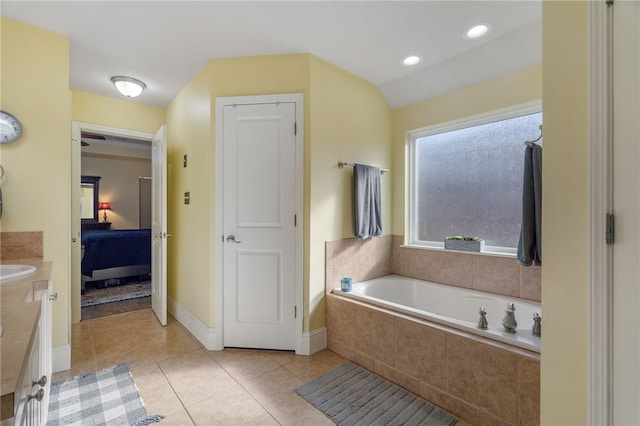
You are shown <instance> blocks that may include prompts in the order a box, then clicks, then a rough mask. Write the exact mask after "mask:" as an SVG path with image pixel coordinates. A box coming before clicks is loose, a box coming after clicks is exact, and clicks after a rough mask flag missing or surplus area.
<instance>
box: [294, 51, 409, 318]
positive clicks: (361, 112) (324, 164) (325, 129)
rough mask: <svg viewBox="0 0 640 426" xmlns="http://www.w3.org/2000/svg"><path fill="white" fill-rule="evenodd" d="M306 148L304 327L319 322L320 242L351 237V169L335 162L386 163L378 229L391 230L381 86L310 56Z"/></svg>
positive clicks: (386, 111) (387, 121) (387, 118)
mask: <svg viewBox="0 0 640 426" xmlns="http://www.w3.org/2000/svg"><path fill="white" fill-rule="evenodd" d="M310 58H311V63H310V65H311V66H310V76H311V80H310V82H311V91H310V92H311V93H310V100H309V108H310V114H311V123H310V129H309V130H310V140H311V146H310V150H309V153H308V154H309V156H310V164H309V168H308V170H309V177H308V179H309V181H310V185H311V187H310V192H309V193H308V194H309V195H310V214H309V216H306V217H307V220H308V221H309V223H310V233H309V250H310V253H309V268H308V269H306V270H307V271H309V272H308V276H309V285H308V293H306V294H308V295H309V296H308V298H306V299H305V303H308V304H309V306H305V312H309V314H310V315H307V316H305V330H315V329H317V328H320V327H323V326H324V324H325V322H324V291H325V276H324V275H325V274H324V273H325V252H324V250H325V241H334V240H338V239H342V238H353V236H354V234H353V207H352V206H353V202H352V188H353V180H352V179H353V169H352V168H351V167H347V168H345V169H342V170H341V169H339V168H338V161H340V160H342V161H347V162H357V163H364V164H371V165H375V166H378V167H382V168H387V169H388V168H390V169H391V173H388V174H384V175H383V176H382V179H381V185H382V219H383V224H382V229H383V233H384V234H385V235H389V234H391V192H390V190H391V180H392V178H393V176H394V175H395V173H396V171H395V170H394V169H393V167H392V166H391V108H389V106H388V104H387V102H386V100H385V99H384V97H383V96H382V94H381V93H380V91H379V90H378V89H377V88H376V87H375V86H374V85H373V84H371V83H368V82H366V81H364V80H362V79H360V78H358V77H355V76H354V75H352V74H349V73H347V72H345V71H343V70H341V69H340V68H337V67H336V66H334V65H332V64H330V63H328V62H325V61H323V60H321V59H318V58H316V57H314V56H311V57H310Z"/></svg>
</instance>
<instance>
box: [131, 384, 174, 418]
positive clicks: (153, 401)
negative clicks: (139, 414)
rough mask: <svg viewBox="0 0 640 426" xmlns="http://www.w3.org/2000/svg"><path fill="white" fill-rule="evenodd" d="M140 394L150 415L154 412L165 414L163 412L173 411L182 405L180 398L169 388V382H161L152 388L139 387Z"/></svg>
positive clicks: (154, 413)
mask: <svg viewBox="0 0 640 426" xmlns="http://www.w3.org/2000/svg"><path fill="white" fill-rule="evenodd" d="M138 390H139V391H140V396H141V397H142V401H143V402H144V406H145V408H146V409H147V413H149V415H150V416H153V415H156V414H162V415H165V416H166V414H165V413H173V412H178V411H180V410H183V409H184V407H183V405H182V404H181V403H180V400H179V399H178V397H177V396H176V394H175V393H174V392H173V389H171V386H169V384H162V385H159V386H155V387H152V388H144V389H140V388H138Z"/></svg>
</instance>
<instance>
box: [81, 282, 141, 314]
mask: <svg viewBox="0 0 640 426" xmlns="http://www.w3.org/2000/svg"><path fill="white" fill-rule="evenodd" d="M147 296H151V281H145V282H140V283H133V284H123V285H119V286H115V287H106V288H89V287H87V289H86V290H85V294H83V295H82V302H81V304H80V306H81V307H82V308H86V307H89V306H96V305H102V304H105V303H113V302H121V301H123V300H131V299H138V298H140V297H147Z"/></svg>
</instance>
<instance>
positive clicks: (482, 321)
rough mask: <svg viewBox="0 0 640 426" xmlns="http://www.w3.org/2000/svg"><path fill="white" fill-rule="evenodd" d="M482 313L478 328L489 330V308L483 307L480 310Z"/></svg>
mask: <svg viewBox="0 0 640 426" xmlns="http://www.w3.org/2000/svg"><path fill="white" fill-rule="evenodd" d="M478 313H479V314H480V320H479V321H478V328H479V329H480V330H487V329H488V328H489V323H488V322H487V310H486V309H485V308H484V307H482V308H480V310H479V311H478Z"/></svg>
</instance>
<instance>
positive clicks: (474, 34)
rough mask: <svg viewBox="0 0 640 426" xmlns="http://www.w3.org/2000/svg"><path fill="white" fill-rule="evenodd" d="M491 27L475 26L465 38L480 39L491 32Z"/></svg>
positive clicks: (484, 25)
mask: <svg viewBox="0 0 640 426" xmlns="http://www.w3.org/2000/svg"><path fill="white" fill-rule="evenodd" d="M490 28H491V27H490V26H489V25H488V24H479V25H474V26H473V27H471V28H469V29H468V30H467V31H465V33H464V37H465V38H468V39H474V38H480V37H482V36H483V35H486V34H487V33H488V32H489V29H490Z"/></svg>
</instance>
